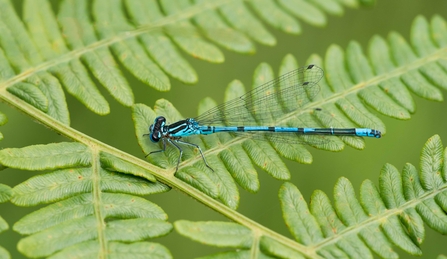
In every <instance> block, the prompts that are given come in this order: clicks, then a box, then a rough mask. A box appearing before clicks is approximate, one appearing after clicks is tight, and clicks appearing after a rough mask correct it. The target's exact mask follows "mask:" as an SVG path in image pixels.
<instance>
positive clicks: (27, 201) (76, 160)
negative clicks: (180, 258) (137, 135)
mask: <svg viewBox="0 0 447 259" xmlns="http://www.w3.org/2000/svg"><path fill="white" fill-rule="evenodd" d="M0 163H2V164H3V165H5V166H8V167H11V168H18V169H23V170H33V171H34V170H55V171H52V172H49V173H46V174H42V175H37V176H34V177H32V178H30V179H28V180H27V181H25V182H23V183H21V184H19V185H17V186H15V187H14V188H13V189H12V191H11V190H10V192H11V194H10V196H11V197H10V200H11V202H12V203H13V204H16V205H18V206H36V205H38V204H49V203H52V204H50V205H47V206H46V207H43V208H41V209H39V210H37V211H35V212H32V213H31V214H28V215H26V216H25V217H23V218H22V219H20V220H19V221H18V222H16V224H14V227H13V228H14V230H15V231H17V232H19V233H21V234H24V235H29V236H27V237H25V238H23V239H22V240H21V241H20V242H19V244H18V249H19V251H21V252H22V253H23V254H25V255H27V256H29V257H42V256H50V255H52V257H51V258H53V257H54V258H64V257H66V256H68V255H69V256H70V257H72V256H75V257H82V256H88V255H89V256H94V257H102V256H103V255H105V254H108V255H109V256H115V257H121V256H122V254H123V251H125V250H127V252H126V256H127V257H142V258H149V257H151V256H153V255H155V254H157V255H159V256H161V255H163V256H164V258H170V257H171V255H170V253H169V251H168V250H167V249H166V248H164V247H163V246H161V245H158V244H155V243H148V242H141V241H143V240H145V239H148V238H154V237H158V236H162V235H165V234H167V233H169V232H170V231H171V229H172V226H171V224H170V223H168V222H166V219H167V215H166V213H164V211H163V210H162V209H161V208H160V207H158V206H157V205H156V204H154V203H152V202H149V201H147V200H146V199H143V198H140V197H138V196H137V195H139V196H141V195H149V194H154V193H161V192H166V191H168V190H169V189H170V188H169V187H167V186H166V185H164V184H161V183H160V182H157V181H156V179H155V178H154V177H153V176H152V175H150V174H149V173H148V172H147V171H146V170H145V169H143V168H139V167H137V166H136V165H132V164H129V163H128V162H125V161H123V160H121V159H119V158H117V157H115V156H113V155H111V154H107V153H105V152H100V153H95V152H94V151H93V150H92V149H90V148H88V147H87V146H84V145H82V144H80V143H58V144H48V145H36V146H29V147H25V148H11V149H3V150H2V151H0ZM125 174H132V175H125ZM134 175H138V176H143V177H145V178H146V179H147V180H151V181H152V182H149V181H147V180H144V179H143V178H140V177H135V176H134ZM0 187H2V186H1V185H0ZM3 193H4V195H6V193H5V192H3ZM3 197H4V196H2V195H0V198H3Z"/></svg>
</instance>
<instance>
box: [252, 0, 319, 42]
mask: <svg viewBox="0 0 447 259" xmlns="http://www.w3.org/2000/svg"><path fill="white" fill-rule="evenodd" d="M249 3H250V4H251V6H252V8H253V9H254V10H255V11H256V13H257V14H258V15H259V16H261V17H262V19H264V21H265V22H267V23H268V24H269V25H271V26H272V27H274V28H277V29H279V30H281V31H284V32H287V33H291V34H300V33H301V25H300V24H299V22H298V21H297V20H295V19H294V18H293V17H292V16H291V15H289V14H288V13H287V12H285V11H283V10H282V9H281V8H280V6H278V5H277V3H276V2H273V1H268V0H259V1H251V2H249ZM322 7H323V6H322Z"/></svg>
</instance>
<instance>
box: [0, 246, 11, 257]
mask: <svg viewBox="0 0 447 259" xmlns="http://www.w3.org/2000/svg"><path fill="white" fill-rule="evenodd" d="M10 258H11V255H10V254H9V252H8V251H7V250H6V249H5V248H3V247H1V246H0V259H10Z"/></svg>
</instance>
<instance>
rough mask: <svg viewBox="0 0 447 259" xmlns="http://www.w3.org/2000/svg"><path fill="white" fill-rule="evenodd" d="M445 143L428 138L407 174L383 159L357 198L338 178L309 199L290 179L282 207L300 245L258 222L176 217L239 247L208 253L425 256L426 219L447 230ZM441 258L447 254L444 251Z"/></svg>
mask: <svg viewBox="0 0 447 259" xmlns="http://www.w3.org/2000/svg"><path fill="white" fill-rule="evenodd" d="M446 157H447V149H444V147H443V145H442V142H441V139H440V137H439V136H438V135H435V136H433V137H431V138H430V139H429V140H428V141H427V142H426V143H425V145H424V147H423V149H422V153H421V157H420V170H419V172H418V170H417V169H416V168H415V167H414V166H413V165H411V164H406V165H405V167H404V169H403V171H402V173H399V171H398V170H397V169H396V168H395V167H394V166H392V165H390V164H386V165H384V166H383V168H382V170H381V172H380V176H379V187H376V186H375V185H374V183H373V182H372V181H370V180H365V181H364V182H363V183H362V185H361V186H360V197H359V199H357V198H356V195H355V191H354V188H353V186H352V184H351V183H350V182H349V180H348V179H346V178H340V179H339V180H338V182H337V183H336V185H335V188H334V203H333V204H331V201H330V200H329V198H328V196H327V195H326V194H325V193H324V192H322V191H320V190H316V191H314V193H313V194H312V197H311V199H310V203H309V205H308V204H307V203H306V202H305V199H304V197H303V196H302V194H301V193H300V191H299V190H298V188H297V187H296V186H294V185H293V184H291V183H284V184H283V185H282V187H281V189H280V191H279V200H280V203H281V208H282V214H283V218H284V221H285V224H286V226H287V227H288V228H289V231H290V232H291V234H292V236H293V238H294V239H295V240H296V242H297V243H296V244H295V245H292V246H291V245H290V244H287V243H285V242H284V240H279V239H278V238H277V237H272V236H271V235H270V234H269V233H266V232H265V231H263V229H260V228H259V226H254V225H252V224H250V225H249V224H247V225H243V224H242V225H241V224H237V223H228V222H191V221H184V220H181V221H177V222H175V223H174V227H175V229H176V230H177V232H179V233H180V234H181V235H183V236H186V237H188V238H190V239H192V240H194V241H197V242H200V243H202V244H206V245H211V246H217V247H227V248H231V249H238V251H237V252H236V251H234V252H229V251H227V252H224V253H221V254H216V255H211V256H208V257H204V258H229V257H226V256H227V255H229V254H232V255H235V254H238V255H240V256H241V258H253V257H250V255H253V254H259V253H261V252H262V253H264V254H266V255H269V256H275V257H279V258H373V253H372V252H374V253H375V254H376V255H378V256H380V257H381V258H398V254H397V253H396V252H395V251H394V250H393V246H396V247H398V248H400V249H401V250H403V251H405V252H406V253H409V254H411V255H422V251H421V248H420V245H421V244H422V243H423V241H424V237H425V229H424V223H425V224H427V225H428V226H429V227H430V228H432V229H434V230H435V231H437V232H439V233H440V234H445V233H447V215H446V213H445V212H446V211H447V203H446V201H447V199H446V197H447V192H446V189H447V177H446V174H445V168H446V165H447V161H446ZM441 258H442V257H441Z"/></svg>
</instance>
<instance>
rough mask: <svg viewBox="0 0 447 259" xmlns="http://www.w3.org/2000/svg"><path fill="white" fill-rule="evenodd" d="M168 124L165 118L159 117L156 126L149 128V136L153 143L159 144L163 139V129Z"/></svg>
mask: <svg viewBox="0 0 447 259" xmlns="http://www.w3.org/2000/svg"><path fill="white" fill-rule="evenodd" d="M165 124H166V118H165V117H163V116H158V117H157V118H155V120H154V124H151V126H149V136H150V138H151V141H152V142H154V143H157V142H158V141H160V139H161V138H162V131H163V127H164V126H165Z"/></svg>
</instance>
